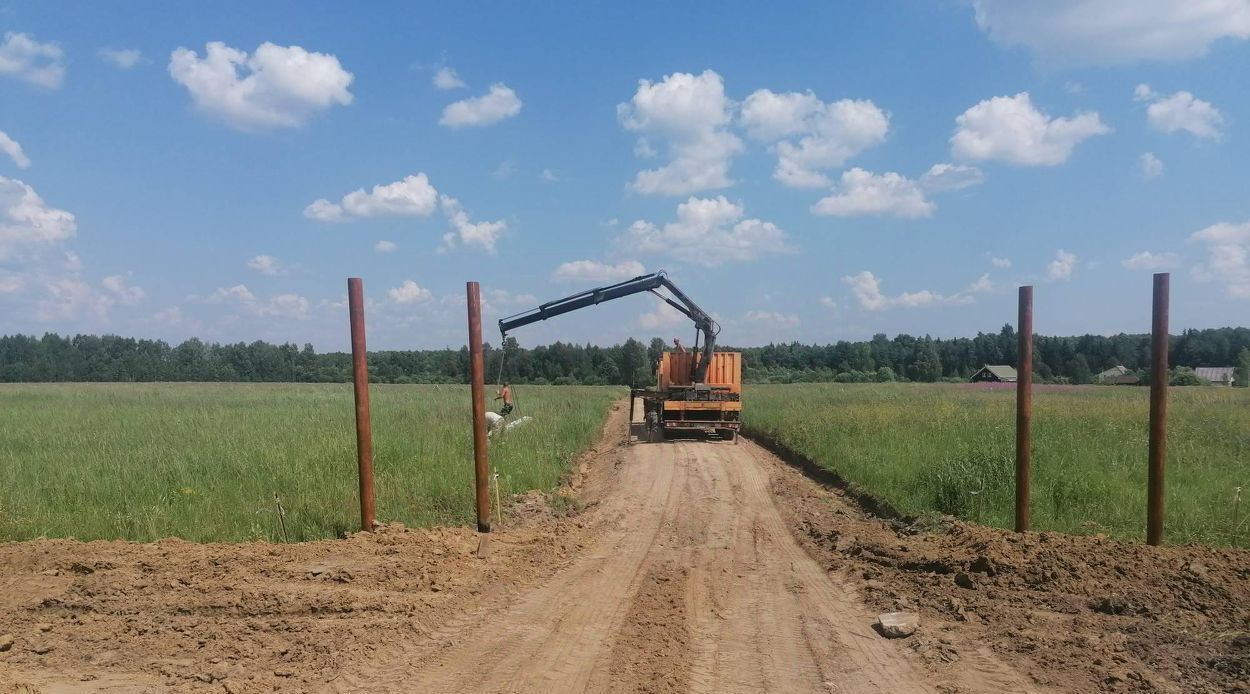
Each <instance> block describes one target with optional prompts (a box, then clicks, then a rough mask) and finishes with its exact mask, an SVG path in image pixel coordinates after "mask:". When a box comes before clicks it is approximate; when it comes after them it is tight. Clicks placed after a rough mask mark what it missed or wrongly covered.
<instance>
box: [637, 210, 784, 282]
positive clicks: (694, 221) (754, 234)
mask: <svg viewBox="0 0 1250 694" xmlns="http://www.w3.org/2000/svg"><path fill="white" fill-rule="evenodd" d="M743 216H744V211H743V207H742V205H741V204H740V203H733V202H730V201H729V200H726V199H725V197H724V196H717V197H715V198H695V197H691V198H690V199H688V200H686V201H685V202H683V203H681V204H680V205H678V206H677V221H675V222H669V223H668V224H665V225H664V226H663V227H658V226H656V225H655V224H652V223H651V222H646V221H642V220H639V221H636V222H634V223H633V224H631V225H630V226H629V228H628V229H626V230H625V232H624V233H623V234H621V236H619V237H617V239H616V241H615V244H616V245H617V246H618V247H619V248H620V249H621V250H623V251H628V252H631V253H658V254H667V255H671V256H673V257H675V258H677V259H678V260H682V261H685V262H688V263H693V264H695V265H703V266H707V267H713V266H717V265H722V264H724V263H727V262H743V261H748V260H755V259H756V258H758V257H760V256H762V255H765V254H768V253H788V252H791V249H790V248H789V246H788V244H787V242H786V234H785V232H784V231H782V230H781V229H780V228H778V227H777V226H776V225H775V224H773V223H771V222H765V221H762V220H759V219H743Z"/></svg>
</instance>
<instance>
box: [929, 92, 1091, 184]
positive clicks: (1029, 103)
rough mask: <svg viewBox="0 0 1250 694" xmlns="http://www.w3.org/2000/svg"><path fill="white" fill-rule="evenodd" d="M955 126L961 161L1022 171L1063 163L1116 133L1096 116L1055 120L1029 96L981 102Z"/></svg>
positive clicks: (955, 149) (954, 137) (957, 154)
mask: <svg viewBox="0 0 1250 694" xmlns="http://www.w3.org/2000/svg"><path fill="white" fill-rule="evenodd" d="M955 124H956V128H955V134H954V135H952V136H951V140H950V142H951V153H952V154H953V155H954V156H955V157H956V158H959V159H972V160H996V161H1003V162H1007V163H1009V164H1018V165H1021V166H1054V165H1056V164H1062V163H1063V162H1065V161H1067V160H1068V157H1070V156H1071V155H1072V150H1073V149H1075V148H1076V146H1077V145H1078V144H1080V143H1081V142H1082V141H1084V140H1086V139H1087V138H1090V137H1093V136H1094V135H1103V134H1106V133H1109V132H1111V129H1110V128H1108V127H1107V126H1106V125H1104V124H1103V122H1102V120H1101V119H1100V118H1099V117H1098V114H1097V113H1078V114H1076V115H1074V116H1073V117H1071V118H1051V117H1049V116H1047V115H1046V114H1045V113H1042V112H1041V111H1039V110H1037V109H1036V108H1035V107H1034V106H1033V100H1032V99H1031V98H1030V97H1029V93H1028V92H1020V93H1019V94H1016V95H1015V96H996V97H994V98H992V99H987V100H985V101H982V102H980V103H978V104H977V105H975V106H973V107H972V108H969V109H968V110H967V111H964V112H963V114H961V115H960V116H959V117H957V118H956V119H955Z"/></svg>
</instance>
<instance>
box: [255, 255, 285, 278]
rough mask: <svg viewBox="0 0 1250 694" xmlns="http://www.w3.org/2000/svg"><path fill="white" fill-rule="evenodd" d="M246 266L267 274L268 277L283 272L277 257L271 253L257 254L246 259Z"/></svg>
mask: <svg viewBox="0 0 1250 694" xmlns="http://www.w3.org/2000/svg"><path fill="white" fill-rule="evenodd" d="M247 266H248V267H249V268H251V269H253V270H255V271H257V272H259V273H260V274H262V275H269V276H270V277H276V276H278V275H281V274H282V273H283V272H284V270H283V268H282V265H281V264H280V263H279V262H278V259H277V258H275V257H273V256H272V255H258V256H256V257H254V258H252V259H251V260H249V261H247Z"/></svg>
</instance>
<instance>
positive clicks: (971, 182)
mask: <svg viewBox="0 0 1250 694" xmlns="http://www.w3.org/2000/svg"><path fill="white" fill-rule="evenodd" d="M984 181H985V175H984V174H983V173H981V170H980V169H978V168H977V167H975V166H965V165H962V164H934V165H933V166H930V167H929V170H928V171H926V172H924V174H923V175H922V176H921V177H920V180H919V181H918V183H919V184H920V188H921V189H922V190H924V191H926V192H929V193H945V192H947V191H951V190H963V189H964V188H971V187H972V186H975V185H980V184H981V183H983V182H984Z"/></svg>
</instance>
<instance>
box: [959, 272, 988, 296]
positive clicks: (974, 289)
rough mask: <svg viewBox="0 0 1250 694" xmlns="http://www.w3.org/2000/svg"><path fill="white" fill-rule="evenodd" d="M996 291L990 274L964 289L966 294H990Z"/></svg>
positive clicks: (982, 276) (984, 275)
mask: <svg viewBox="0 0 1250 694" xmlns="http://www.w3.org/2000/svg"><path fill="white" fill-rule="evenodd" d="M992 291H994V282H993V280H991V279H990V273H988V272H987V273H985V274H983V275H981V276H980V277H978V278H977V281H976V282H973V283H972V284H970V285H968V287H967V289H964V292H965V293H966V294H988V293H990V292H992Z"/></svg>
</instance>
